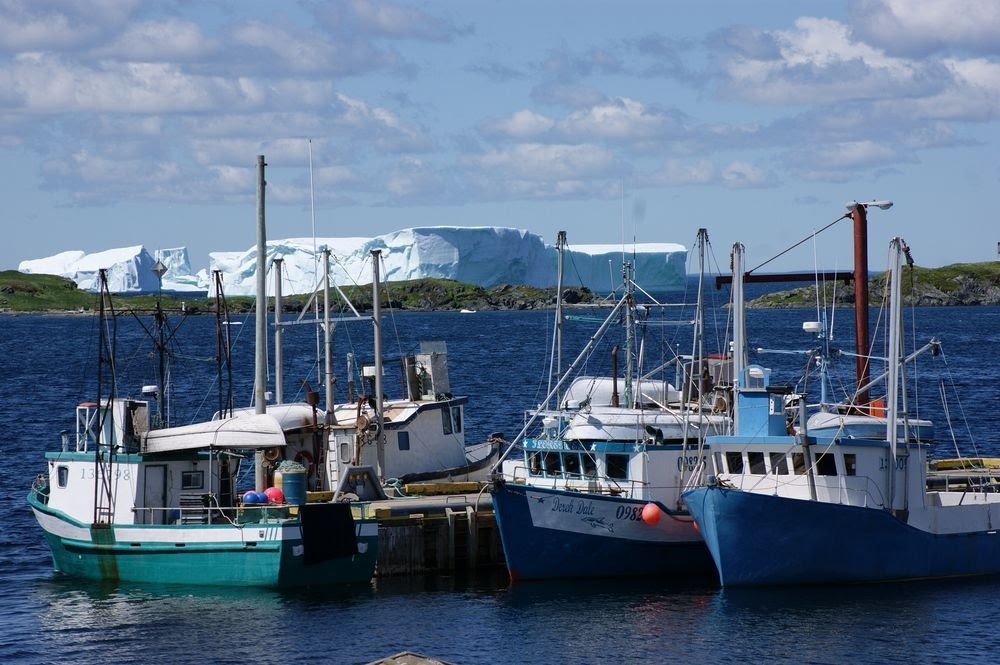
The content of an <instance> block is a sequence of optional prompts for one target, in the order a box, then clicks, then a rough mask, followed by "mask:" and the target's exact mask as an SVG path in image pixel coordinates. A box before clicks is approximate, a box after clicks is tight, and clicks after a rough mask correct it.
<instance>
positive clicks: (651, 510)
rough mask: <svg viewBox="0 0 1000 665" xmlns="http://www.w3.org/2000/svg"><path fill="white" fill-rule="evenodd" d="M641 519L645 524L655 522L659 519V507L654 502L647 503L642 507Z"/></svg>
mask: <svg viewBox="0 0 1000 665" xmlns="http://www.w3.org/2000/svg"><path fill="white" fill-rule="evenodd" d="M642 521H643V522H645V523H646V524H656V523H657V522H659V521H660V507H659V506H658V505H656V504H655V503H647V504H646V505H645V506H643V507H642Z"/></svg>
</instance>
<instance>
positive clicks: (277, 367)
mask: <svg viewBox="0 0 1000 665" xmlns="http://www.w3.org/2000/svg"><path fill="white" fill-rule="evenodd" d="M272 263H274V403H275V404H284V403H285V396H284V393H283V387H284V385H283V384H284V382H285V373H284V370H283V369H282V351H281V346H282V332H283V331H282V330H281V310H282V304H281V266H282V263H283V261H282V259H280V258H276V259H274V261H273V262H272Z"/></svg>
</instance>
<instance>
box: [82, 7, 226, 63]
mask: <svg viewBox="0 0 1000 665" xmlns="http://www.w3.org/2000/svg"><path fill="white" fill-rule="evenodd" d="M218 47H219V45H218V43H217V41H216V40H214V39H210V38H208V37H207V36H206V35H205V34H204V33H203V32H202V30H201V28H200V27H199V26H198V24H197V23H194V22H192V21H184V20H181V19H176V18H168V19H166V20H162V21H141V22H139V23H135V24H130V25H127V26H125V29H124V30H123V31H122V32H121V33H120V34H119V35H118V36H117V37H116V38H115V39H114V40H112V41H111V42H109V43H108V44H107V45H103V46H99V47H97V48H95V49H93V51H92V52H91V54H90V55H91V56H92V57H98V58H107V57H112V56H115V57H121V58H125V59H128V60H136V61H143V62H150V61H154V62H161V61H176V60H196V59H199V58H206V57H208V56H209V55H211V54H213V53H214V52H215V51H216V49H218Z"/></svg>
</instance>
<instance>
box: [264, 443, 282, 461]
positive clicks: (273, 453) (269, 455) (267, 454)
mask: <svg viewBox="0 0 1000 665" xmlns="http://www.w3.org/2000/svg"><path fill="white" fill-rule="evenodd" d="M279 455H281V451H280V450H279V449H278V447H277V446H275V447H273V448H265V449H264V459H266V460H267V461H268V462H277V461H278V456H279Z"/></svg>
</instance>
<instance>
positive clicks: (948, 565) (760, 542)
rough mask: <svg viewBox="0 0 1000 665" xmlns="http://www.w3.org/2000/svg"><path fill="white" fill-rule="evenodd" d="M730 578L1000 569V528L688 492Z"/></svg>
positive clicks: (749, 581) (714, 490)
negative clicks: (916, 524) (958, 528)
mask: <svg viewBox="0 0 1000 665" xmlns="http://www.w3.org/2000/svg"><path fill="white" fill-rule="evenodd" d="M684 499H685V501H686V502H687V505H688V509H689V510H690V511H691V514H692V516H693V517H694V519H695V520H696V522H697V523H698V527H699V528H700V530H701V534H702V536H704V538H705V542H706V543H707V544H708V549H709V551H710V552H711V553H712V558H713V559H714V560H715V565H716V568H717V569H718V573H719V579H720V581H721V582H722V584H723V586H766V585H786V584H837V583H857V582H885V581H899V580H912V579H925V578H942V577H960V576H971V575H990V574H996V573H1000V534H998V533H997V532H996V531H980V532H972V533H961V534H947V535H937V534H932V533H927V532H925V531H921V530H919V529H915V528H913V527H911V526H909V525H907V524H905V523H903V522H901V521H900V520H898V519H897V518H895V517H893V516H892V515H890V514H889V513H886V512H885V511H882V510H876V509H871V508H861V507H857V506H844V505H838V504H830V503H822V502H817V501H806V500H800V499H789V498H782V497H776V496H771V495H765V494H755V493H752V492H741V491H739V490H734V489H728V488H723V487H702V488H698V489H694V490H690V491H688V492H685V494H684Z"/></svg>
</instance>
